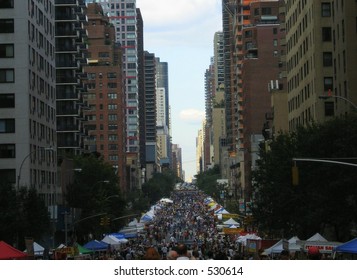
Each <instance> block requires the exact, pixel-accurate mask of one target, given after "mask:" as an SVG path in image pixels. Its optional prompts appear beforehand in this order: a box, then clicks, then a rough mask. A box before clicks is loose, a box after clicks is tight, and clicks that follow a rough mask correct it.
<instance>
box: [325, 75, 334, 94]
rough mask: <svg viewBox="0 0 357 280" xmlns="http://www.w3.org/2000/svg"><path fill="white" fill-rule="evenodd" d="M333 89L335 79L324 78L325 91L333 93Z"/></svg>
mask: <svg viewBox="0 0 357 280" xmlns="http://www.w3.org/2000/svg"><path fill="white" fill-rule="evenodd" d="M332 89H333V79H332V77H324V91H329V90H331V91H332Z"/></svg>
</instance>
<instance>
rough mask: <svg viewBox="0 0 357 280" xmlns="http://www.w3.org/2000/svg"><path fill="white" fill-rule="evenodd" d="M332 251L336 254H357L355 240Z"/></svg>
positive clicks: (356, 242) (356, 240) (356, 239)
mask: <svg viewBox="0 0 357 280" xmlns="http://www.w3.org/2000/svg"><path fill="white" fill-rule="evenodd" d="M334 251H335V252H338V253H350V254H357V238H355V239H352V240H350V241H348V242H346V243H343V244H341V245H340V246H337V247H336V248H335V249H334Z"/></svg>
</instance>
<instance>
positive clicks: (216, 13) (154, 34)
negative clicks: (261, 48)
mask: <svg viewBox="0 0 357 280" xmlns="http://www.w3.org/2000/svg"><path fill="white" fill-rule="evenodd" d="M136 6H137V8H140V10H141V14H142V17H143V20H144V49H145V50H147V51H149V52H151V53H155V56H156V57H160V61H162V62H167V63H168V66H169V93H170V96H169V98H170V100H169V101H170V106H171V124H172V142H173V143H174V144H178V145H179V146H180V147H181V148H182V161H183V169H184V171H185V173H186V180H189V179H190V178H191V177H193V176H194V175H195V174H196V137H197V135H198V131H199V129H200V128H201V127H202V120H203V119H204V108H205V97H204V74H205V71H206V69H207V68H208V66H209V64H210V59H211V57H212V56H213V37H214V33H215V32H217V31H221V30H222V8H221V0H137V1H136Z"/></svg>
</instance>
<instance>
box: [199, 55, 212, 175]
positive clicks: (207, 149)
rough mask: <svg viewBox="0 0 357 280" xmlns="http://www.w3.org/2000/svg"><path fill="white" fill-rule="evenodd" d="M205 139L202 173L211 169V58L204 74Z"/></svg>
mask: <svg viewBox="0 0 357 280" xmlns="http://www.w3.org/2000/svg"><path fill="white" fill-rule="evenodd" d="M204 82H205V119H206V126H205V128H204V129H205V133H204V135H205V139H204V143H203V145H204V148H203V151H204V152H203V159H202V163H203V169H204V171H206V170H208V169H209V168H210V167H211V164H212V161H213V158H212V157H213V146H212V136H213V131H212V129H213V127H212V125H213V116H212V110H213V98H214V95H215V78H214V63H213V57H212V58H211V64H210V66H209V68H208V69H206V72H205V79H204Z"/></svg>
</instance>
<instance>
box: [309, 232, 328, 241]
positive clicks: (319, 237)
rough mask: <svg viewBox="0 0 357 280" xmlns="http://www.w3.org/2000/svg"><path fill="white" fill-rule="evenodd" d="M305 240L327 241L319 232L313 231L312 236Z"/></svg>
mask: <svg viewBox="0 0 357 280" xmlns="http://www.w3.org/2000/svg"><path fill="white" fill-rule="evenodd" d="M306 241H325V242H326V241H327V239H326V238H325V237H323V236H322V235H321V234H320V233H315V234H314V235H313V236H311V237H310V238H309V239H307V240H306Z"/></svg>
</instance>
